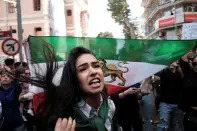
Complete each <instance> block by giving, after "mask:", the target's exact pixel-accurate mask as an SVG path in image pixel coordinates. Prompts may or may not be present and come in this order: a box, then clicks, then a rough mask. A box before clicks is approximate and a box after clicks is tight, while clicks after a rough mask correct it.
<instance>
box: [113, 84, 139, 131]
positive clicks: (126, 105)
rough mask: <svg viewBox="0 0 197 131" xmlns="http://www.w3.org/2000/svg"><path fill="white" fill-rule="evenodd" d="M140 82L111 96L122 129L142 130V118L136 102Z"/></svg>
mask: <svg viewBox="0 0 197 131" xmlns="http://www.w3.org/2000/svg"><path fill="white" fill-rule="evenodd" d="M139 87H140V83H138V84H135V85H133V86H132V87H131V88H129V89H127V90H126V91H123V92H121V93H119V94H115V95H112V96H111V99H112V100H113V101H114V103H115V106H116V119H117V121H118V124H119V125H120V126H121V127H122V129H123V131H131V130H132V129H133V130H134V131H142V130H143V129H142V119H141V116H140V107H139V103H138V96H137V95H138V94H139V93H140V89H139Z"/></svg>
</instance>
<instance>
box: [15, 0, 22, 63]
mask: <svg viewBox="0 0 197 131" xmlns="http://www.w3.org/2000/svg"><path fill="white" fill-rule="evenodd" d="M16 9H17V25H18V41H19V43H20V47H21V49H20V52H19V60H20V61H23V53H22V43H23V31H22V20H21V3H20V0H17V3H16Z"/></svg>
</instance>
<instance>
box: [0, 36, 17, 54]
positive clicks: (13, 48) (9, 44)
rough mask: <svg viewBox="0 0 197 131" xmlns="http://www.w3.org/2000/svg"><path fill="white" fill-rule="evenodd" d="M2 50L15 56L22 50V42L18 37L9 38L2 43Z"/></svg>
mask: <svg viewBox="0 0 197 131" xmlns="http://www.w3.org/2000/svg"><path fill="white" fill-rule="evenodd" d="M2 51H3V53H5V54H6V55H9V56H14V55H16V54H17V53H19V51H20V44H19V42H18V41H17V40H16V39H13V38H8V39H6V40H4V41H3V43H2Z"/></svg>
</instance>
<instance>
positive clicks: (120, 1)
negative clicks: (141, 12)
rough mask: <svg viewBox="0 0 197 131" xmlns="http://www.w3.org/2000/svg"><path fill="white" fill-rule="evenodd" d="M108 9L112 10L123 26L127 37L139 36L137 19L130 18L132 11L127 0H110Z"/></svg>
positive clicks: (112, 13)
mask: <svg viewBox="0 0 197 131" xmlns="http://www.w3.org/2000/svg"><path fill="white" fill-rule="evenodd" d="M107 10H108V11H110V12H111V16H112V18H113V19H114V20H115V22H117V23H119V24H120V25H122V26H123V33H124V36H125V38H128V39H130V38H132V39H136V38H138V36H139V33H138V31H137V24H136V19H131V18H129V16H130V12H131V11H130V9H129V5H128V3H127V1H126V0H108V9H107Z"/></svg>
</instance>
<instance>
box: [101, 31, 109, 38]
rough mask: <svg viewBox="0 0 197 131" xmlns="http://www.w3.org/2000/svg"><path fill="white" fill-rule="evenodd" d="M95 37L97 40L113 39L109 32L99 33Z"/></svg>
mask: <svg viewBox="0 0 197 131" xmlns="http://www.w3.org/2000/svg"><path fill="white" fill-rule="evenodd" d="M97 37H99V38H113V34H112V33H111V32H108V31H106V32H100V33H99V34H98V35H97Z"/></svg>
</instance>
